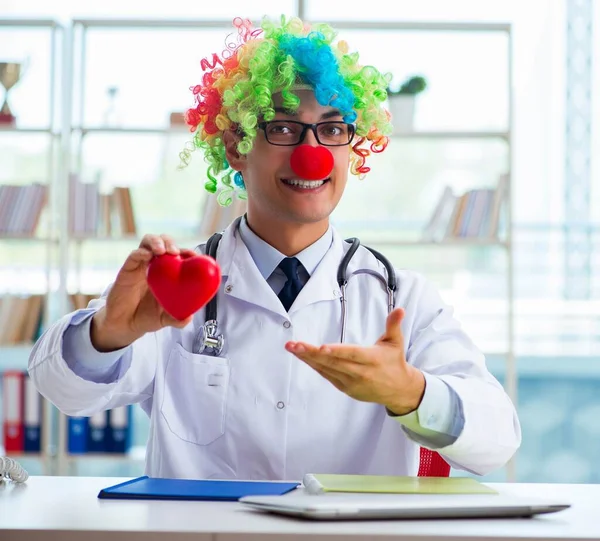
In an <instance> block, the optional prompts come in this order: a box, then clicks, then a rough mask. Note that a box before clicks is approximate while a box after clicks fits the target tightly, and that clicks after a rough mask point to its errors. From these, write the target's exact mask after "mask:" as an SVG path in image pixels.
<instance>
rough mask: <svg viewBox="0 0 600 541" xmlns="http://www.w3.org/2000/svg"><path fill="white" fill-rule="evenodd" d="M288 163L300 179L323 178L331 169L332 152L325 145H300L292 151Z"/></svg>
mask: <svg viewBox="0 0 600 541" xmlns="http://www.w3.org/2000/svg"><path fill="white" fill-rule="evenodd" d="M290 165H291V166H292V169H293V170H294V173H296V174H297V175H298V176H299V177H300V180H324V179H326V178H327V177H328V176H329V175H330V174H331V171H332V170H333V154H331V152H330V151H329V150H328V149H326V148H325V147H321V146H318V147H311V146H310V145H300V146H299V147H296V149H295V150H294V152H292V157H291V158H290Z"/></svg>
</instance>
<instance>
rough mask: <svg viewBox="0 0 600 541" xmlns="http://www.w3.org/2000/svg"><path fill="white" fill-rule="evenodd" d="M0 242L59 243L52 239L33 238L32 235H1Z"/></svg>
mask: <svg viewBox="0 0 600 541" xmlns="http://www.w3.org/2000/svg"><path fill="white" fill-rule="evenodd" d="M0 241H12V242H23V241H26V242H52V243H56V242H58V239H51V238H48V237H33V236H31V235H0Z"/></svg>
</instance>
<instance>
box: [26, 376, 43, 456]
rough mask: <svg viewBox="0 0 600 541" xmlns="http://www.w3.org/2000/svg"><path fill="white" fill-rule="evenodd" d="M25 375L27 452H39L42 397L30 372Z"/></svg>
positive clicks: (40, 447) (40, 448)
mask: <svg viewBox="0 0 600 541" xmlns="http://www.w3.org/2000/svg"><path fill="white" fill-rule="evenodd" d="M24 376H25V415H24V424H25V426H24V429H25V441H24V443H23V449H24V451H25V452H26V453H39V452H41V450H42V439H41V438H42V397H41V395H40V393H38V391H37V389H36V388H35V385H34V384H33V381H32V380H31V378H30V377H29V375H28V374H24Z"/></svg>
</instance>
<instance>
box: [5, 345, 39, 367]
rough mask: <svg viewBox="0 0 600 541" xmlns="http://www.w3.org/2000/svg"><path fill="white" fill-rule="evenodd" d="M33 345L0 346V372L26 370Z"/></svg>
mask: <svg viewBox="0 0 600 541" xmlns="http://www.w3.org/2000/svg"><path fill="white" fill-rule="evenodd" d="M32 348H33V344H17V345H0V372H2V371H4V370H26V369H27V363H28V361H29V354H30V353H31V349H32Z"/></svg>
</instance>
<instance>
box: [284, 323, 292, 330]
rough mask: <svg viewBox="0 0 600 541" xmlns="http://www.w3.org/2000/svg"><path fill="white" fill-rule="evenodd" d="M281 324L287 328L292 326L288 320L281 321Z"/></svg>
mask: <svg viewBox="0 0 600 541" xmlns="http://www.w3.org/2000/svg"><path fill="white" fill-rule="evenodd" d="M283 326H284V327H285V328H286V329H289V328H290V327H291V326H292V324H291V323H290V322H289V321H284V322H283Z"/></svg>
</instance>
